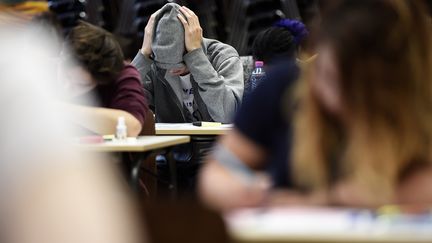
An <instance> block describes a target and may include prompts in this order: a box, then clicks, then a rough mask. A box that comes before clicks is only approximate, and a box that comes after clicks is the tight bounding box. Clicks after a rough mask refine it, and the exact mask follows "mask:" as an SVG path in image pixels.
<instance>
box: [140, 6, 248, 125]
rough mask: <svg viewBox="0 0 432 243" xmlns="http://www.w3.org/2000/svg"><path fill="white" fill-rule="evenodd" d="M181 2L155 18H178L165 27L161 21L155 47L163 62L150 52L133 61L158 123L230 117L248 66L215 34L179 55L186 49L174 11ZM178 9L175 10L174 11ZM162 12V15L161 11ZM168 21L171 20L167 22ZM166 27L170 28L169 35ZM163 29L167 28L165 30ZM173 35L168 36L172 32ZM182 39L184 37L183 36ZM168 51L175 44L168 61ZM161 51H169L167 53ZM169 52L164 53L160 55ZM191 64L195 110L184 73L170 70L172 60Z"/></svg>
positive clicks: (157, 30)
mask: <svg viewBox="0 0 432 243" xmlns="http://www.w3.org/2000/svg"><path fill="white" fill-rule="evenodd" d="M177 8H178V5H175V4H168V5H165V6H164V7H163V8H162V9H161V11H160V12H159V16H157V17H156V21H157V20H160V19H167V18H168V19H169V18H171V20H174V17H175V20H176V21H178V22H176V21H165V22H164V23H165V24H164V26H161V25H162V24H160V23H156V26H155V33H154V36H155V37H154V38H157V39H156V40H155V39H153V42H152V49H153V51H154V52H155V50H157V51H158V53H156V54H154V55H153V56H154V57H156V58H157V59H158V62H155V61H154V60H151V59H149V58H147V57H145V56H144V55H143V54H141V52H138V54H137V55H136V56H135V58H134V60H133V61H132V64H133V65H134V66H135V67H136V68H137V69H138V71H139V72H140V73H141V79H142V82H143V86H144V88H145V89H146V90H147V91H148V93H149V97H148V98H149V104H150V108H151V109H152V110H154V111H155V114H156V121H157V122H171V123H177V122H192V121H217V122H231V120H232V117H233V115H234V113H235V111H236V109H237V108H238V107H239V105H240V102H241V99H242V96H243V87H244V84H243V82H244V81H243V67H242V64H241V61H240V58H239V55H238V53H237V51H236V50H235V49H234V48H233V47H231V46H229V45H227V44H224V43H221V42H219V41H217V40H212V39H206V38H204V39H203V43H202V48H200V49H195V50H193V51H191V52H189V53H186V54H184V55H183V56H182V57H180V59H179V58H178V57H177V56H178V54H176V53H178V49H182V50H184V48H185V47H184V44H176V43H184V29H183V26H181V23H180V21H179V20H178V19H177V16H176V14H175V10H177ZM173 9H174V10H173ZM160 15H163V16H160ZM167 23H168V24H167ZM167 29H168V30H169V32H168V33H171V35H169V34H167ZM162 33H165V34H164V35H162ZM167 35H169V36H167ZM178 38H183V42H182V41H178ZM161 45H166V46H168V50H169V49H170V48H173V47H172V46H173V45H174V46H175V45H179V46H177V47H176V48H174V49H173V51H172V52H168V53H171V54H172V58H173V61H172V62H170V60H167V59H166V58H164V60H163V61H162V62H161V61H159V60H160V59H161V58H159V57H161V56H162V57H166V54H164V53H167V48H164V46H162V47H161ZM160 50H164V51H163V52H162V51H160ZM161 54H164V55H161ZM181 59H182V60H183V63H184V64H185V65H186V66H187V67H188V69H189V71H190V73H191V79H190V80H191V83H192V87H193V91H194V106H193V108H194V113H193V114H190V112H189V111H188V110H187V108H186V107H185V106H184V105H183V102H182V100H181V97H182V87H181V84H180V78H179V77H178V76H172V75H170V74H169V72H167V69H165V68H167V66H166V65H160V64H161V63H162V64H168V63H172V64H175V63H178V62H179V60H181Z"/></svg>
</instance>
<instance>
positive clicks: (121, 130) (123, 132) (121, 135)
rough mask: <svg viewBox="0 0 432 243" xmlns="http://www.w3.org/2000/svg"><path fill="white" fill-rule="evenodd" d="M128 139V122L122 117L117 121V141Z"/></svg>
mask: <svg viewBox="0 0 432 243" xmlns="http://www.w3.org/2000/svg"><path fill="white" fill-rule="evenodd" d="M126 138H127V127H126V121H125V118H124V117H122V116H120V117H119V118H118V120H117V127H116V139H118V140H126Z"/></svg>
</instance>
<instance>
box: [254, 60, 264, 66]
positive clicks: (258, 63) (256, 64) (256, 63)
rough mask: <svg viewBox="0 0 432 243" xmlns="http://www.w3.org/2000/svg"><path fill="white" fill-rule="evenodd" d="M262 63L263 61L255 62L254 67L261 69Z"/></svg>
mask: <svg viewBox="0 0 432 243" xmlns="http://www.w3.org/2000/svg"><path fill="white" fill-rule="evenodd" d="M263 66H264V62H263V61H255V67H263Z"/></svg>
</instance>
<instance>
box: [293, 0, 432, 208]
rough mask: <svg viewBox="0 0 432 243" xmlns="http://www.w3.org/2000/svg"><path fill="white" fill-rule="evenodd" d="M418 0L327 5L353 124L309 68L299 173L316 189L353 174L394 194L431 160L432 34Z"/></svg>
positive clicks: (371, 193)
mask: <svg viewBox="0 0 432 243" xmlns="http://www.w3.org/2000/svg"><path fill="white" fill-rule="evenodd" d="M423 9H425V8H423V6H422V5H421V4H420V1H417V0H362V1H358V0H345V1H338V2H337V3H336V4H335V5H333V6H330V7H329V9H327V12H325V14H324V16H323V19H322V23H321V26H320V31H319V32H320V33H319V40H318V42H317V43H321V44H324V45H329V46H330V47H331V48H332V50H333V51H334V56H335V59H336V63H337V66H338V71H339V77H340V80H339V86H340V95H341V100H342V103H343V106H344V107H345V108H346V109H349V111H350V115H351V116H352V117H351V118H350V121H351V124H349V127H350V128H349V129H346V126H342V125H341V123H340V121H338V119H336V118H335V117H334V116H332V115H331V114H329V113H328V112H327V111H326V110H325V109H324V108H323V106H322V105H321V104H320V102H319V100H318V99H317V98H316V97H315V95H314V93H313V92H312V88H311V81H310V76H311V75H310V74H311V73H313V72H314V67H313V65H312V66H311V67H310V68H308V70H307V71H305V72H304V75H303V78H302V79H303V80H302V82H300V86H302V87H300V88H299V92H298V96H299V99H300V107H299V109H298V111H297V112H296V114H295V120H294V141H295V142H294V149H293V162H294V178H295V180H296V182H297V183H298V184H299V185H300V186H303V187H306V188H308V189H310V190H324V191H326V190H328V189H329V188H330V187H331V186H332V185H333V183H335V181H336V182H340V181H344V180H349V181H351V182H354V183H355V184H356V185H358V186H360V187H361V188H363V189H364V191H365V192H366V195H365V197H366V198H367V199H368V200H371V201H375V202H388V201H389V200H391V199H392V197H393V195H394V186H395V185H396V183H397V182H398V180H399V177H400V176H401V174H402V173H403V171H404V170H406V169H407V168H408V167H409V166H410V165H412V164H414V163H417V162H419V161H421V162H429V161H431V156H430V155H431V151H430V149H431V148H432V146H431V145H432V143H431V142H432V38H431V33H430V27H431V26H430V23H429V22H428V20H427V17H426V14H425V12H424V11H423Z"/></svg>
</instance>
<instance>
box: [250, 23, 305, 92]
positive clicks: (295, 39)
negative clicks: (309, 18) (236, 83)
mask: <svg viewBox="0 0 432 243" xmlns="http://www.w3.org/2000/svg"><path fill="white" fill-rule="evenodd" d="M307 35H308V31H307V30H306V27H305V25H304V24H303V23H302V22H300V21H298V20H291V19H281V20H279V21H278V22H276V23H275V24H274V26H272V27H270V28H268V29H266V30H263V31H261V32H260V33H259V34H258V35H257V36H256V37H255V39H254V42H253V44H252V55H253V59H254V60H255V61H262V62H264V69H265V71H266V72H268V71H270V69H271V66H274V64H276V63H278V62H281V61H284V60H296V58H297V56H298V55H299V51H300V44H301V43H302V41H303V40H304V38H306V36H307ZM251 65H254V64H251ZM252 69H253V68H252ZM261 80H262V79H261ZM254 82H259V79H253V78H252V76H250V77H249V79H248V80H247V81H246V82H245V90H244V93H243V100H244V99H245V98H246V97H247V96H249V94H250V93H251V92H252V90H253V89H254V87H257V86H258V83H254Z"/></svg>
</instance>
